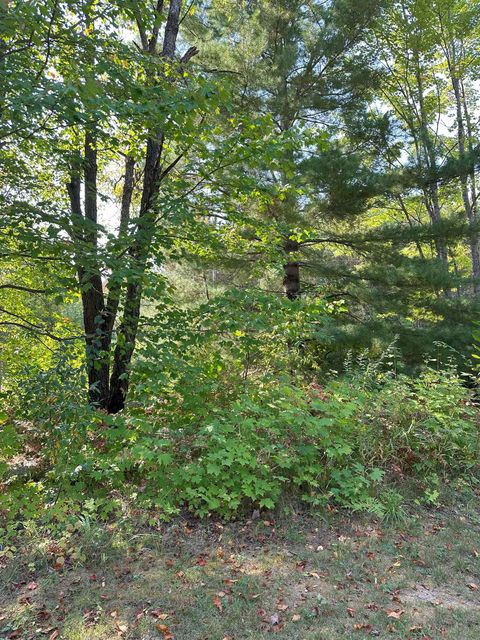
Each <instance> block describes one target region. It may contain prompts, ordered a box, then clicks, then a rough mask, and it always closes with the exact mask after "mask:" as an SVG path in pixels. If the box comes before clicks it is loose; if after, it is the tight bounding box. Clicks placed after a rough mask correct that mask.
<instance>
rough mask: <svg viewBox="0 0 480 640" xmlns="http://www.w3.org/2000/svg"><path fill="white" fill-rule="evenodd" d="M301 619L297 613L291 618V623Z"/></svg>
mask: <svg viewBox="0 0 480 640" xmlns="http://www.w3.org/2000/svg"><path fill="white" fill-rule="evenodd" d="M301 619H302V616H299V615H298V613H294V614H293V616H292V622H298V621H299V620H301Z"/></svg>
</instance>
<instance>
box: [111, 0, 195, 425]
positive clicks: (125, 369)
mask: <svg viewBox="0 0 480 640" xmlns="http://www.w3.org/2000/svg"><path fill="white" fill-rule="evenodd" d="M159 6H160V5H159ZM181 7H182V0H171V1H170V6H169V10H168V17H167V22H166V25H165V34H164V38H163V48H162V57H163V58H164V59H165V58H170V59H171V58H173V57H174V55H175V51H176V45H177V36H178V29H179V25H180V11H181ZM157 35H158V31H157V32H154V35H153V36H152V39H151V40H150V41H149V43H148V52H149V53H151V54H153V55H154V52H155V45H156V37H157ZM142 40H144V38H142ZM144 48H145V45H144ZM164 81H166V80H165V79H164ZM162 150H163V132H162V131H157V132H152V135H151V137H150V139H149V140H148V142H147V151H146V157H145V171H144V179H143V190H142V201H141V205H140V213H139V219H138V225H137V231H136V236H135V239H134V242H133V245H132V249H131V251H130V259H131V264H132V267H133V269H134V270H135V277H134V279H133V281H131V282H129V283H128V285H127V291H126V294H125V303H124V311H123V319H122V323H121V325H120V327H119V330H118V336H117V344H116V346H115V353H114V358H113V368H112V375H111V378H110V397H109V402H108V411H109V412H110V413H117V412H118V411H121V410H122V409H123V408H124V406H125V398H126V396H127V393H128V387H129V382H130V373H129V369H130V363H131V360H132V355H133V352H134V349H135V342H136V338H137V332H138V322H139V319H140V308H141V302H142V290H143V279H144V275H145V270H146V265H147V259H148V256H149V253H150V246H151V243H152V239H153V234H154V231H155V213H154V211H153V210H152V207H153V205H154V204H155V199H156V196H157V195H158V191H159V184H160V176H161V160H162Z"/></svg>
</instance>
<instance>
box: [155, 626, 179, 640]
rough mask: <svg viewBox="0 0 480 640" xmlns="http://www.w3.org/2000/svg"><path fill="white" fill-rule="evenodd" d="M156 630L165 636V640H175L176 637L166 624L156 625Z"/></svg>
mask: <svg viewBox="0 0 480 640" xmlns="http://www.w3.org/2000/svg"><path fill="white" fill-rule="evenodd" d="M155 629H156V630H157V631H160V633H161V634H162V635H163V640H174V636H173V634H172V632H171V631H170V628H169V627H167V625H166V624H156V625H155Z"/></svg>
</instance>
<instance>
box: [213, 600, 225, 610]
mask: <svg viewBox="0 0 480 640" xmlns="http://www.w3.org/2000/svg"><path fill="white" fill-rule="evenodd" d="M213 604H214V605H215V607H217V609H218V610H219V611H220V612H222V611H223V605H222V601H221V600H220V598H219V597H218V596H213Z"/></svg>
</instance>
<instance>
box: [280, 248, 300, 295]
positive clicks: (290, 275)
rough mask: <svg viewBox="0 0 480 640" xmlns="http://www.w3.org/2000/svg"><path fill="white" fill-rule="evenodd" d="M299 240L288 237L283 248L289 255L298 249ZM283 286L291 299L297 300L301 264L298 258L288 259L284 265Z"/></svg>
mask: <svg viewBox="0 0 480 640" xmlns="http://www.w3.org/2000/svg"><path fill="white" fill-rule="evenodd" d="M298 246H299V245H298V242H297V241H296V240H291V239H290V238H288V239H287V240H286V241H285V243H284V245H283V250H284V252H285V254H286V256H287V259H288V257H289V256H290V255H291V254H292V253H294V252H295V251H298ZM283 273H284V277H283V288H284V291H285V295H286V296H287V298H288V299H289V300H296V299H297V298H298V297H299V296H300V265H299V263H298V261H297V260H293V261H288V262H286V263H285V264H284V265H283Z"/></svg>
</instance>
